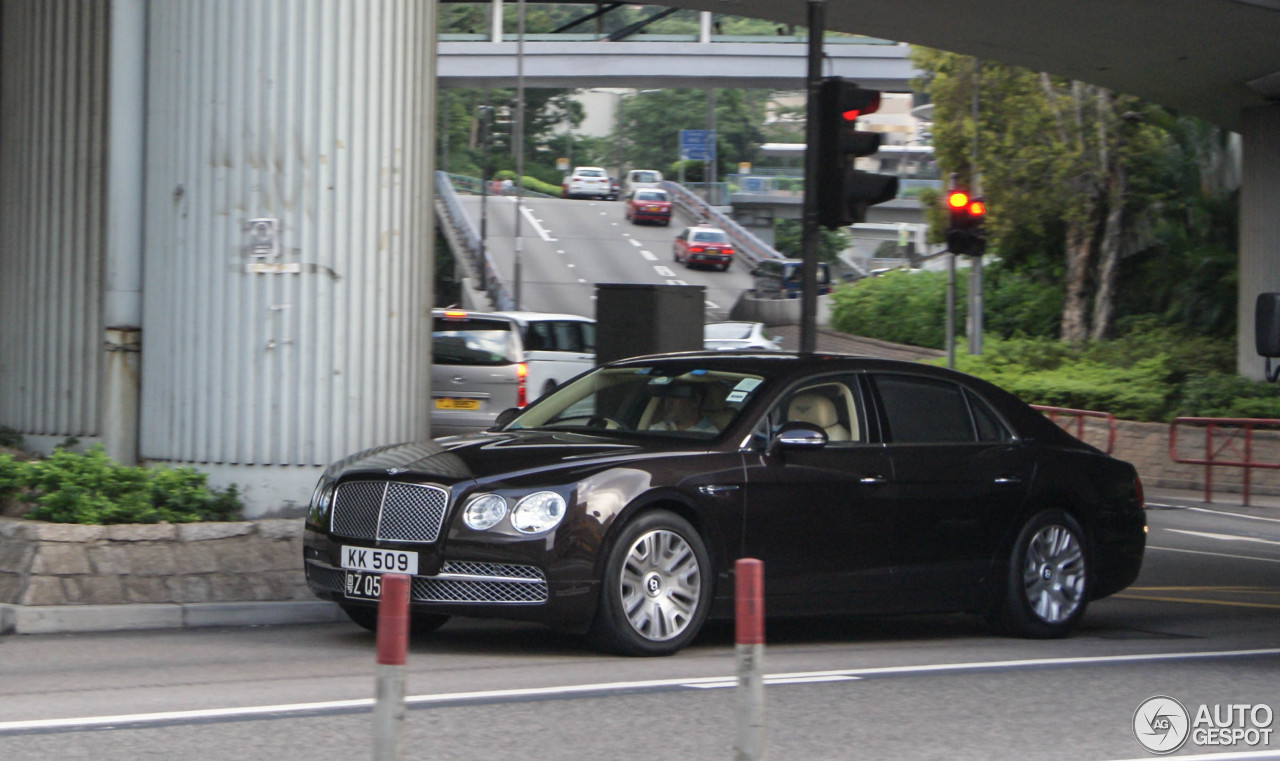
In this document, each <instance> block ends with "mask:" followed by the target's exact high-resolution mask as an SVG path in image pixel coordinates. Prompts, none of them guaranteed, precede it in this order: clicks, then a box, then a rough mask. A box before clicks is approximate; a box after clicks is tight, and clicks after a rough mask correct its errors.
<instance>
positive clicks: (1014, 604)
mask: <svg viewBox="0 0 1280 761" xmlns="http://www.w3.org/2000/svg"><path fill="white" fill-rule="evenodd" d="M1093 580H1094V570H1093V553H1092V552H1091V548H1090V546H1089V539H1088V535H1087V534H1086V533H1085V531H1084V529H1083V528H1081V526H1080V523H1079V522H1078V521H1077V520H1076V519H1075V518H1073V517H1071V516H1070V515H1069V514H1067V513H1065V512H1063V511H1062V510H1044V511H1041V512H1039V513H1036V514H1035V515H1033V516H1032V517H1031V519H1030V520H1028V521H1027V523H1026V524H1025V525H1024V526H1023V527H1022V531H1020V532H1019V533H1018V539H1017V541H1015V542H1014V544H1013V550H1012V552H1011V554H1010V556H1009V565H1008V571H1007V573H1006V579H1005V587H1004V600H1003V601H1002V603H1001V605H1000V607H999V609H998V610H997V612H996V614H995V617H994V624H995V626H996V629H997V630H999V631H1000V632H1002V633H1004V634H1009V635H1012V636H1016V637H1027V638H1031V639H1052V638H1056V637H1065V636H1067V635H1068V634H1070V633H1071V630H1072V629H1074V628H1075V626H1076V624H1078V623H1079V622H1080V619H1081V618H1082V617H1083V616H1084V611H1085V608H1086V607H1088V605H1089V596H1090V594H1091V593H1092V592H1093Z"/></svg>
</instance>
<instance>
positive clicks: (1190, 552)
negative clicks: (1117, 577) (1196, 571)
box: [1147, 544, 1280, 563]
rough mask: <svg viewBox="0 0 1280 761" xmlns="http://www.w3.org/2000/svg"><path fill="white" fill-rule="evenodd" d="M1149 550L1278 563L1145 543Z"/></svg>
mask: <svg viewBox="0 0 1280 761" xmlns="http://www.w3.org/2000/svg"><path fill="white" fill-rule="evenodd" d="M1147 549H1149V550H1161V551H1163V552H1181V553H1184V554H1186V555H1208V556H1209V557H1213V558H1230V559H1232V560H1257V561H1258V562H1261V563H1280V558H1260V557H1258V556H1256V555H1231V554H1229V553H1226V552H1204V551H1203V550H1180V549H1177V548H1175V547H1156V546H1155V545H1150V544H1148V545H1147Z"/></svg>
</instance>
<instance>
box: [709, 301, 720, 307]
mask: <svg viewBox="0 0 1280 761" xmlns="http://www.w3.org/2000/svg"><path fill="white" fill-rule="evenodd" d="M719 308H720V305H719V304H717V303H716V302H714V301H708V302H707V309H719Z"/></svg>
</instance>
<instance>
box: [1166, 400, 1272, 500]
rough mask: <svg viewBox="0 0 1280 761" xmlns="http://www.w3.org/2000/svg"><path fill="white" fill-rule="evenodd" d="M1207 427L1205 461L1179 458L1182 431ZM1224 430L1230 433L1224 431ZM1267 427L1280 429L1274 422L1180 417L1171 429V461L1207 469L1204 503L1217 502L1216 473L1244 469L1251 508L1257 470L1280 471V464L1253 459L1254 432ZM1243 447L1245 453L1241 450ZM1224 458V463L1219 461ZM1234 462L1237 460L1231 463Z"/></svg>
mask: <svg viewBox="0 0 1280 761" xmlns="http://www.w3.org/2000/svg"><path fill="white" fill-rule="evenodd" d="M1192 425H1197V426H1204V457H1202V458H1199V457H1179V456H1178V427H1179V426H1192ZM1224 426H1226V429H1225V430H1224V428H1223V427H1224ZM1261 427H1265V428H1267V429H1268V430H1272V431H1275V430H1277V429H1280V420H1277V419H1274V418H1223V417H1180V418H1175V419H1174V421H1173V423H1171V424H1170V425H1169V459H1171V460H1173V461H1174V462H1180V463H1184V464H1187V465H1203V466H1204V501H1205V502H1212V501H1213V469H1214V468H1244V479H1243V481H1244V483H1243V484H1242V489H1241V490H1242V492H1243V493H1244V505H1245V506H1248V504H1249V474H1250V472H1251V471H1252V470H1253V469H1254V468H1269V469H1273V470H1275V469H1280V462H1264V461H1256V460H1254V459H1253V432H1254V430H1255V429H1256V428H1261ZM1241 444H1243V451H1242V450H1241V448H1240V447H1241ZM1219 458H1222V459H1219ZM1231 458H1234V459H1231Z"/></svg>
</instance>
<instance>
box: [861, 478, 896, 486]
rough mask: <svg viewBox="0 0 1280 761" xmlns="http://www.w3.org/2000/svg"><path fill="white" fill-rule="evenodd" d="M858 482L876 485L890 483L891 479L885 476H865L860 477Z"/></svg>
mask: <svg viewBox="0 0 1280 761" xmlns="http://www.w3.org/2000/svg"><path fill="white" fill-rule="evenodd" d="M858 483H861V484H867V485H868V486H874V485H875V484H887V483H889V479H887V478H885V477H884V476H863V477H862V478H859V479H858Z"/></svg>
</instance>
